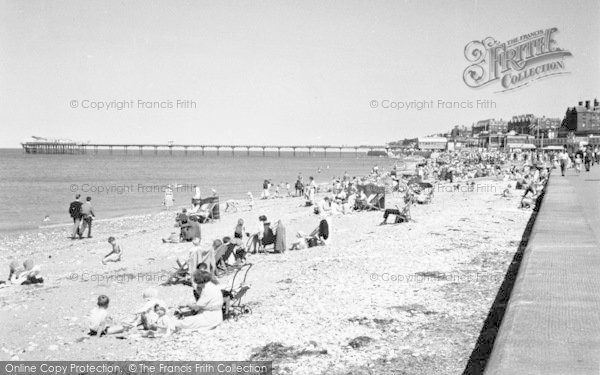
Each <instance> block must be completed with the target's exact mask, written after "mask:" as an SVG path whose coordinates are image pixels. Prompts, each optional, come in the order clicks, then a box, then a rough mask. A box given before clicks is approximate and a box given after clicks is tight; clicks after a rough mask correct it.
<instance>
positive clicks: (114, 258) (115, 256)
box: [102, 236, 123, 264]
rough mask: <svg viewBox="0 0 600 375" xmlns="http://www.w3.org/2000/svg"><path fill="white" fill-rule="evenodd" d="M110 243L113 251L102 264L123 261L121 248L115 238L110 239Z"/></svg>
mask: <svg viewBox="0 0 600 375" xmlns="http://www.w3.org/2000/svg"><path fill="white" fill-rule="evenodd" d="M108 243H109V244H111V245H112V251H111V252H110V253H108V254H106V256H105V257H104V259H102V264H106V262H118V261H120V260H121V255H122V254H123V251H122V250H121V246H120V245H119V244H118V243H117V240H116V239H115V238H114V237H112V236H110V237H108Z"/></svg>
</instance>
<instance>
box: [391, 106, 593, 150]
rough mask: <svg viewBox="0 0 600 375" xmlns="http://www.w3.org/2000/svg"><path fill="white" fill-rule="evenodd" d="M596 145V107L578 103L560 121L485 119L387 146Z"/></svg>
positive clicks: (531, 116) (530, 117) (532, 117)
mask: <svg viewBox="0 0 600 375" xmlns="http://www.w3.org/2000/svg"><path fill="white" fill-rule="evenodd" d="M588 144H589V145H595V146H597V145H600V103H598V100H597V99H594V100H593V101H592V100H586V101H580V102H579V103H578V104H577V105H576V106H574V107H568V108H567V110H566V112H565V115H564V117H563V118H562V119H560V118H551V117H545V116H541V117H538V116H535V115H534V114H530V113H529V114H522V115H515V116H513V117H512V118H511V119H510V120H508V121H505V120H503V119H499V120H496V119H493V118H492V119H485V120H480V121H477V122H476V123H473V124H472V125H471V126H470V127H468V126H464V125H462V126H461V125H456V126H454V128H452V129H451V130H449V131H448V132H446V133H438V134H432V135H429V136H426V137H418V138H411V139H408V138H407V139H403V140H400V141H397V142H390V143H388V146H389V147H390V148H392V149H406V150H411V149H413V150H414V149H417V150H450V151H452V150H458V149H461V148H466V147H478V148H483V149H503V150H506V151H517V150H524V149H525V150H528V149H536V148H541V149H545V150H553V149H554V150H557V149H561V148H563V147H564V146H567V148H568V149H570V150H573V149H576V148H578V147H580V146H582V145H588Z"/></svg>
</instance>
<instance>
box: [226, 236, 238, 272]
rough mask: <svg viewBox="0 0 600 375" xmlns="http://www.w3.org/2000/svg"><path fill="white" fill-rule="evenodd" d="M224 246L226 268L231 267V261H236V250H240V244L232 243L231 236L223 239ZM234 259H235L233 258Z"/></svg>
mask: <svg viewBox="0 0 600 375" xmlns="http://www.w3.org/2000/svg"><path fill="white" fill-rule="evenodd" d="M223 245H225V253H224V254H223V261H224V262H225V266H226V267H229V266H230V264H231V259H235V255H234V254H235V250H236V249H237V248H238V244H237V243H235V242H233V241H231V238H230V237H229V236H225V237H223ZM232 257H233V258H232Z"/></svg>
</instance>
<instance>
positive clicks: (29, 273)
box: [8, 259, 44, 285]
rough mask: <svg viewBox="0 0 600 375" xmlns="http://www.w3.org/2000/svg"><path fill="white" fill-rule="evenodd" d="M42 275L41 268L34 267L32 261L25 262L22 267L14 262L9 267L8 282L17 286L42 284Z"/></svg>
mask: <svg viewBox="0 0 600 375" xmlns="http://www.w3.org/2000/svg"><path fill="white" fill-rule="evenodd" d="M40 273H41V268H40V266H36V265H34V263H33V261H32V260H31V259H27V260H25V261H24V262H23V264H22V265H19V262H17V261H13V262H11V263H10V265H9V274H8V281H9V282H10V283H11V284H15V285H30V284H41V283H43V282H44V278H43V277H41V276H40Z"/></svg>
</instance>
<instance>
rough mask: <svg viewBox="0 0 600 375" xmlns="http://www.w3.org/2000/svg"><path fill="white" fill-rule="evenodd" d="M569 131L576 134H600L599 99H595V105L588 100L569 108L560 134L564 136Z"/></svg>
mask: <svg viewBox="0 0 600 375" xmlns="http://www.w3.org/2000/svg"><path fill="white" fill-rule="evenodd" d="M569 133H573V134H574V135H575V136H590V135H591V136H600V104H599V103H598V100H597V99H594V101H593V105H592V102H591V101H590V100H586V101H585V104H584V103H583V102H582V101H580V102H579V104H578V105H576V106H575V107H572V108H571V107H569V108H567V111H566V113H565V117H564V119H563V121H562V123H561V126H560V130H559V135H561V136H563V137H564V136H567V135H568V134H569Z"/></svg>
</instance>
